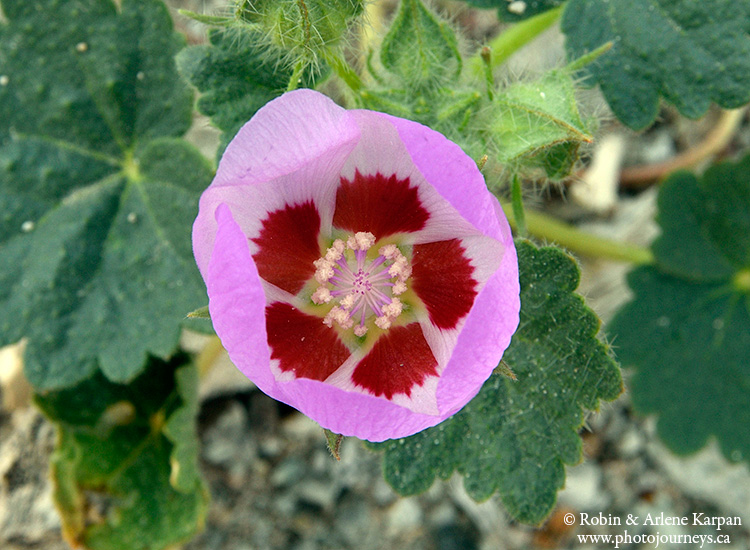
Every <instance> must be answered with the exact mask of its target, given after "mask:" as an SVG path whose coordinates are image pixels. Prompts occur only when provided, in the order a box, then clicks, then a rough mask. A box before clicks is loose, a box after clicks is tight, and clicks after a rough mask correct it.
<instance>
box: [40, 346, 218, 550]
mask: <svg viewBox="0 0 750 550" xmlns="http://www.w3.org/2000/svg"><path fill="white" fill-rule="evenodd" d="M197 380H198V377H197V373H196V370H195V367H194V366H193V365H188V364H185V358H183V357H177V358H175V359H173V360H171V361H169V362H167V363H165V362H162V361H159V360H151V361H150V363H149V365H148V367H147V369H146V371H145V372H144V373H142V374H141V375H140V376H139V377H138V378H136V379H135V380H134V381H133V382H132V383H131V384H129V385H119V384H114V383H112V382H110V381H108V380H106V379H105V378H104V376H102V374H101V373H98V372H97V373H95V374H94V375H93V376H92V377H91V378H89V379H87V380H84V381H83V382H81V383H80V384H78V385H77V386H75V387H74V388H70V389H66V390H60V391H56V392H48V393H46V394H42V395H37V396H36V402H37V404H38V405H39V407H40V408H41V409H42V410H43V411H44V413H45V414H46V415H47V416H48V417H49V418H50V420H52V421H53V422H55V423H56V425H57V428H58V443H57V448H56V450H55V453H54V454H53V456H52V460H51V471H52V478H53V481H54V485H55V489H54V493H53V497H54V500H55V504H56V505H57V507H58V510H59V511H60V515H61V518H62V523H63V534H64V536H65V538H66V539H67V540H68V542H69V543H70V544H71V545H73V546H81V545H82V546H84V547H85V548H88V549H92V550H106V549H113V550H114V549H121V548H132V549H137V550H158V549H163V548H169V547H172V546H173V545H175V544H177V543H179V542H181V541H183V540H186V539H187V538H189V537H190V536H192V535H193V534H194V533H195V532H196V530H197V529H199V528H200V527H201V526H202V525H203V522H204V518H205V514H206V508H207V503H208V494H207V491H206V487H205V485H204V483H203V481H202V479H201V477H200V474H199V472H198V468H197V462H198V435H197V428H196V420H195V417H196V414H197V410H198V399H197Z"/></svg>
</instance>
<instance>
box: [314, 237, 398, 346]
mask: <svg viewBox="0 0 750 550" xmlns="http://www.w3.org/2000/svg"><path fill="white" fill-rule="evenodd" d="M375 242H376V239H375V236H374V235H373V234H372V233H369V232H363V231H360V232H358V233H355V234H354V235H352V236H350V237H349V238H348V239H347V240H346V242H344V241H343V240H341V239H336V240H335V241H334V242H333V244H332V245H331V247H330V248H329V249H328V250H326V254H325V256H323V257H322V258H320V259H318V260H315V262H314V265H315V268H316V271H315V280H316V281H317V282H318V283H320V286H319V287H318V288H317V290H315V292H314V293H313V295H312V301H313V302H314V303H316V304H327V303H330V302H332V301H334V300H336V301H337V305H335V306H333V308H331V310H330V311H329V312H328V314H327V315H326V316H325V318H324V319H323V323H324V324H326V325H327V326H329V327H333V325H334V323H336V324H337V325H339V326H340V327H341V328H344V329H349V328H352V327H353V329H354V334H356V335H357V336H364V335H365V334H366V333H367V330H368V327H367V324H366V323H367V321H368V320H369V319H370V318H371V317H372V316H375V325H376V326H377V327H378V328H380V329H382V330H387V329H388V328H390V327H391V324H392V323H393V321H394V320H395V319H396V318H397V317H398V316H399V315H401V312H402V310H403V304H402V303H401V300H400V299H399V298H398V297H397V296H399V295H401V294H403V293H404V292H406V290H407V287H406V281H407V280H408V279H409V276H410V275H411V271H412V269H411V265H409V260H408V259H407V258H406V256H404V255H403V254H402V253H401V251H400V250H399V249H398V247H397V246H396V245H395V244H387V245H385V246H382V247H380V249H379V250H378V256H377V257H376V258H374V259H372V260H369V261H368V259H367V251H368V250H369V249H370V248H372V246H373V245H374V244H375ZM357 320H358V321H359V323H358V324H357V325H356V326H355V321H357Z"/></svg>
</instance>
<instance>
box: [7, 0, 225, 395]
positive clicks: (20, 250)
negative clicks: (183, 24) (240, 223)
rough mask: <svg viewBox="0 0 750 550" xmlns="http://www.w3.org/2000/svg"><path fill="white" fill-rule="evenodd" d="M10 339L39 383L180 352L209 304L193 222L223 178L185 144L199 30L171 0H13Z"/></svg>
mask: <svg viewBox="0 0 750 550" xmlns="http://www.w3.org/2000/svg"><path fill="white" fill-rule="evenodd" d="M2 9H3V11H4V13H5V15H6V17H7V23H3V24H0V78H1V79H2V80H1V82H2V85H0V211H2V212H3V214H2V216H0V266H2V267H0V307H1V308H2V310H3V312H4V315H3V319H2V321H0V345H4V344H8V343H11V342H14V341H17V340H20V339H21V338H28V340H29V344H28V346H27V348H26V349H27V352H26V357H25V368H26V375H27V377H28V378H29V380H30V381H31V383H32V384H33V385H34V387H35V388H36V389H37V390H47V389H59V388H63V387H68V386H72V385H75V384H77V383H79V382H80V381H82V380H84V379H85V378H87V377H89V376H91V375H92V374H93V373H94V372H95V371H96V370H97V368H101V370H102V371H103V372H104V374H105V376H106V377H107V378H108V379H110V380H113V381H118V382H126V381H128V380H132V379H133V378H134V377H136V376H137V375H138V374H139V373H140V372H141V370H142V369H143V367H144V364H145V362H146V358H147V354H152V355H155V356H158V357H162V358H166V357H168V356H170V355H171V354H172V353H173V352H174V350H175V349H176V346H177V344H178V338H179V331H180V327H179V324H180V322H181V320H182V319H183V318H184V316H185V313H186V312H188V311H191V310H192V309H195V307H196V305H198V304H201V303H205V301H206V297H205V288H204V286H203V283H202V281H201V279H200V276H199V274H198V271H197V269H196V267H195V264H194V261H193V257H192V251H191V245H190V234H189V230H190V226H191V224H192V221H193V219H194V218H195V215H196V213H197V207H198V196H199V194H200V192H201V191H202V190H203V188H204V187H205V186H206V184H207V183H208V182H209V181H210V179H211V168H210V166H209V164H208V163H207V161H206V160H205V159H203V157H201V155H200V154H199V153H198V152H197V151H196V150H195V149H194V148H193V147H192V146H190V145H188V144H187V143H186V142H184V141H182V140H181V139H179V138H178V136H180V135H182V134H183V133H184V132H185V131H186V130H187V128H188V127H189V125H190V123H191V93H190V91H189V90H188V89H187V87H186V86H185V85H184V84H183V83H182V82H181V81H180V79H179V77H178V75H177V72H176V69H175V66H174V61H173V56H174V54H175V53H176V51H177V50H178V49H179V48H180V47H182V45H183V42H184V41H183V39H182V38H181V37H180V36H179V35H177V34H175V33H174V32H173V31H172V23H171V20H170V17H169V14H168V12H167V10H166V8H165V6H164V5H163V4H162V3H161V2H159V1H157V0H123V2H122V5H121V8H118V7H116V6H115V4H113V3H112V2H111V1H109V0H38V1H35V2H25V1H21V0H2Z"/></svg>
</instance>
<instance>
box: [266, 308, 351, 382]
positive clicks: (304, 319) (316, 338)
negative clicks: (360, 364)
mask: <svg viewBox="0 0 750 550" xmlns="http://www.w3.org/2000/svg"><path fill="white" fill-rule="evenodd" d="M266 332H267V333H268V345H269V346H271V359H278V360H279V368H280V369H281V370H282V371H283V372H290V371H291V372H293V373H294V375H295V376H296V377H297V378H312V379H313V380H321V381H322V380H325V379H326V378H328V377H329V376H330V375H331V374H333V372H334V371H335V370H336V369H338V368H339V367H340V366H341V364H342V363H343V362H344V361H346V359H347V358H348V357H349V355H350V352H349V350H348V349H347V348H346V346H345V345H344V344H342V343H341V340H339V338H338V336H337V334H336V331H334V330H332V329H331V328H330V327H327V326H325V325H324V324H323V322H322V320H321V319H320V317H315V316H313V315H307V314H306V313H302V312H301V311H299V310H298V309H296V308H294V307H292V306H290V305H289V304H285V303H283V302H274V303H273V304H271V305H269V306H268V307H266Z"/></svg>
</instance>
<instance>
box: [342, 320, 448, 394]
mask: <svg viewBox="0 0 750 550" xmlns="http://www.w3.org/2000/svg"><path fill="white" fill-rule="evenodd" d="M436 375H437V360H436V359H435V357H434V356H433V355H432V352H431V351H430V347H429V346H428V345H427V341H426V340H425V339H424V336H423V335H422V328H421V327H420V326H419V323H411V324H409V325H406V326H396V327H392V328H390V329H389V330H388V331H386V332H385V333H384V334H383V335H382V336H381V337H380V338H379V339H378V341H377V342H376V343H375V346H374V347H373V348H372V350H370V353H368V354H367V355H366V356H365V357H364V359H362V360H361V361H360V362H359V363H358V364H357V366H356V367H355V368H354V372H353V374H352V381H353V382H354V384H355V385H356V386H359V387H361V388H363V389H365V390H366V391H368V392H369V393H371V394H373V395H375V396H377V397H381V396H383V397H385V398H386V399H391V398H392V397H393V396H394V395H395V394H399V393H401V394H405V395H406V396H409V395H411V392H412V389H413V388H414V386H420V385H422V384H423V383H424V381H425V379H426V378H427V377H428V376H436Z"/></svg>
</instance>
